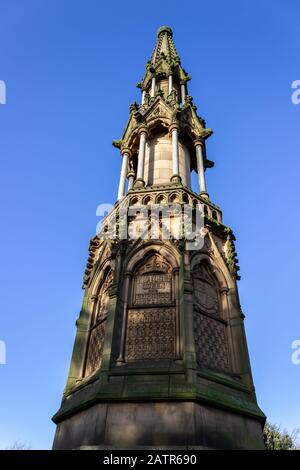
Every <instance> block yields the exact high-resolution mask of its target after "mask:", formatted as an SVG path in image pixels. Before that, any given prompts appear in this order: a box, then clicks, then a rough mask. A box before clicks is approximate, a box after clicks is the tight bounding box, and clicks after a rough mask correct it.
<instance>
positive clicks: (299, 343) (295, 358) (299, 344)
mask: <svg viewBox="0 0 300 470" xmlns="http://www.w3.org/2000/svg"><path fill="white" fill-rule="evenodd" d="M292 349H295V351H294V352H293V353H292V355H291V360H292V363H293V364H294V365H295V366H298V365H299V364H300V339H295V340H294V341H293V342H292Z"/></svg>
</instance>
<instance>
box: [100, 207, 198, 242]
mask: <svg viewBox="0 0 300 470" xmlns="http://www.w3.org/2000/svg"><path fill="white" fill-rule="evenodd" d="M113 209H114V206H112V205H111V204H100V205H99V206H98V207H97V210H96V215H97V216H100V217H102V220H101V221H100V222H99V223H98V225H97V227H96V233H97V236H98V238H101V239H106V240H107V239H108V240H138V239H142V240H158V239H160V240H177V241H179V240H183V241H184V242H185V249H186V250H199V249H200V248H202V247H203V244H204V237H205V234H206V230H205V228H204V210H203V205H202V204H200V203H198V204H197V205H191V204H179V203H178V204H177V203H171V204H148V205H146V206H145V205H141V206H139V205H137V204H135V205H132V206H124V207H118V208H115V209H114V210H113ZM107 214H108V215H107Z"/></svg>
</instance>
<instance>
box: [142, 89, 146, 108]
mask: <svg viewBox="0 0 300 470" xmlns="http://www.w3.org/2000/svg"><path fill="white" fill-rule="evenodd" d="M145 94H146V91H145V90H143V91H142V102H141V105H142V106H143V105H144V104H145Z"/></svg>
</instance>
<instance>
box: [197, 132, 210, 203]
mask: <svg viewBox="0 0 300 470" xmlns="http://www.w3.org/2000/svg"><path fill="white" fill-rule="evenodd" d="M195 147H196V158H197V171H198V181H199V189H200V195H201V196H203V197H206V198H208V193H207V192H206V183H205V174H204V157H203V142H202V141H201V140H196V141H195Z"/></svg>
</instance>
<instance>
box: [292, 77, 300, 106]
mask: <svg viewBox="0 0 300 470" xmlns="http://www.w3.org/2000/svg"><path fill="white" fill-rule="evenodd" d="M291 88H292V89H293V90H295V91H293V93H292V94H291V101H292V103H293V104H299V103H300V80H294V81H293V83H292V85H291Z"/></svg>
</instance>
